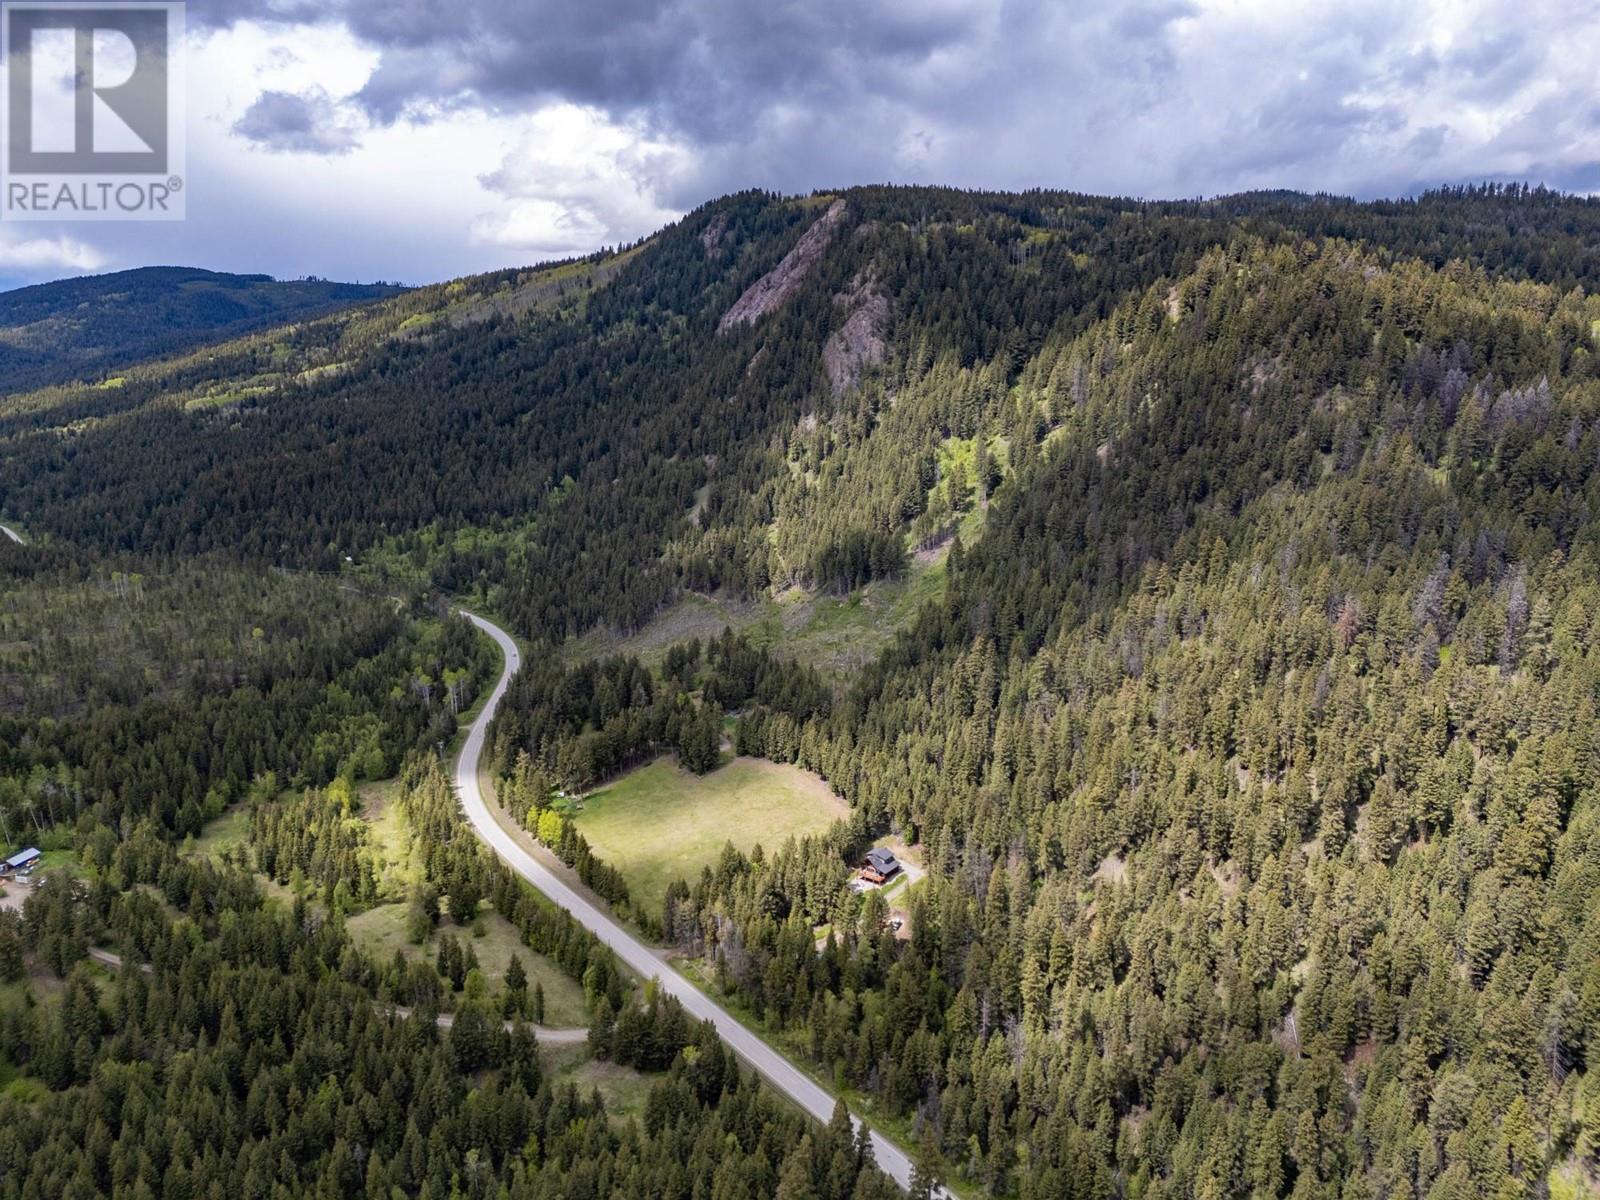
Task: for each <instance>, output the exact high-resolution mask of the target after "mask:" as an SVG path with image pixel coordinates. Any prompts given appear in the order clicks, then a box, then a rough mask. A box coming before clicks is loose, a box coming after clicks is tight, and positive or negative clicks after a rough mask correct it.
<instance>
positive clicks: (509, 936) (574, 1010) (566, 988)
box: [345, 904, 589, 1027]
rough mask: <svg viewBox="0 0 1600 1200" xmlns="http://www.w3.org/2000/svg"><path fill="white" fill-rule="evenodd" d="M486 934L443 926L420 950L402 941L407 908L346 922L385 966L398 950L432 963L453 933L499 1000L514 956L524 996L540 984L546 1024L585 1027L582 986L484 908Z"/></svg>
mask: <svg viewBox="0 0 1600 1200" xmlns="http://www.w3.org/2000/svg"><path fill="white" fill-rule="evenodd" d="M483 924H484V933H483V936H482V937H473V936H472V930H471V929H462V928H458V927H457V926H454V925H449V924H446V925H444V926H443V927H442V928H441V929H440V930H439V931H438V932H436V933H435V934H434V935H433V936H432V937H430V938H428V940H427V941H426V942H425V943H424V944H423V945H421V946H417V945H413V944H412V943H411V942H410V941H409V940H408V939H407V937H406V905H404V904H380V905H378V906H377V907H376V908H371V909H368V910H367V911H366V912H364V913H358V914H356V915H355V916H353V917H351V918H350V919H349V920H348V921H346V922H345V929H346V930H347V931H348V932H349V934H350V938H351V940H352V941H354V942H355V943H356V945H358V946H360V947H361V948H362V949H364V950H366V951H367V952H368V953H370V954H371V955H373V957H375V958H376V959H378V961H380V962H387V961H388V960H389V959H391V958H393V957H394V952H395V951H396V950H399V951H400V952H401V953H402V954H404V955H405V956H406V957H407V958H416V957H418V956H419V955H421V956H425V957H426V958H427V959H429V960H430V961H432V960H434V959H436V958H437V956H438V953H439V933H453V934H454V935H455V937H456V940H457V941H459V942H460V943H461V944H462V945H463V946H471V947H472V952H473V953H474V954H475V955H477V957H478V966H479V968H480V969H481V970H482V971H483V975H484V980H485V981H486V982H487V983H488V985H489V994H490V995H492V996H498V995H500V994H501V992H502V989H503V987H504V984H505V976H506V967H508V966H509V965H510V964H511V956H512V955H513V954H515V955H516V956H517V957H518V958H520V959H521V960H522V968H523V970H525V971H526V972H527V973H528V992H529V994H530V995H531V994H532V992H533V985H534V984H535V983H539V984H542V985H543V986H544V1023H545V1024H546V1025H553V1026H557V1027H562V1026H574V1025H586V1024H587V1023H588V1020H589V1018H588V1014H586V1013H585V1012H584V1010H583V988H582V987H580V986H579V985H578V983H577V982H576V981H575V980H573V979H570V978H568V977H567V976H566V975H563V974H562V973H561V971H560V969H559V968H558V967H556V965H555V964H554V963H552V962H551V961H550V960H549V959H547V958H544V957H542V956H541V955H538V954H535V953H534V952H533V951H532V950H530V949H528V947H527V946H525V945H524V944H523V942H522V938H521V936H520V935H519V934H518V933H517V930H516V927H515V926H514V925H512V924H511V922H510V921H508V920H506V919H505V918H504V917H502V916H501V915H500V914H499V913H497V912H493V911H491V910H485V912H484V914H483Z"/></svg>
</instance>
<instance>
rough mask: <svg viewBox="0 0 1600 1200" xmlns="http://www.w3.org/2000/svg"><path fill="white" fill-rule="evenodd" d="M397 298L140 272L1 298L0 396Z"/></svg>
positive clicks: (355, 286) (362, 287)
mask: <svg viewBox="0 0 1600 1200" xmlns="http://www.w3.org/2000/svg"><path fill="white" fill-rule="evenodd" d="M398 290H400V289H398V288H397V287H393V286H390V285H388V284H359V283H330V282H327V281H325V280H320V279H303V280H276V279H272V278H271V277H269V276H266V275H226V274H222V273H219V272H216V271H202V270H199V269H197V268H194V267H140V268H138V269H136V270H132V271H118V272H115V273H113V274H109V275H85V276H80V277H78V278H75V279H63V280H61V281H59V282H57V283H42V284H36V285H34V286H32V287H24V288H17V289H15V290H14V291H9V292H0V392H17V391H22V390H25V389H31V388H38V387H44V386H46V385H48V384H52V383H65V382H67V381H68V380H72V379H94V378H95V377H96V376H99V375H101V374H104V373H105V372H107V371H110V370H112V369H114V368H116V367H120V366H125V365H127V364H129V363H134V362H139V361H141V360H143V359H148V358H154V357H156V356H157V355H162V354H171V353H174V352H176V351H179V350H182V349H185V348H187V347H189V346H195V345H199V344H202V343H204V342H211V341H220V340H223V339H226V338H230V337H236V336H238V335H239V334H241V333H244V332H246V331H248V330H251V329H258V328H263V327H265V326H268V325H275V324H281V323H283V322H286V321H297V320H302V319H304V318H306V317H308V316H314V315H316V314H318V313H324V312H328V311H330V310H332V309H335V308H340V307H342V306H344V305H348V304H356V303H360V302H362V301H365V300H374V299H378V298H380V297H383V296H392V295H394V294H395V292H397V291H398Z"/></svg>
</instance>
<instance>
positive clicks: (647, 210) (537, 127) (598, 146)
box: [472, 104, 687, 255]
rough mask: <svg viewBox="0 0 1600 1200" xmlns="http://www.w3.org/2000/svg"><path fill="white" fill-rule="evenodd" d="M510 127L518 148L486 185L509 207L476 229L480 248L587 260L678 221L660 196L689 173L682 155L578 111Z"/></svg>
mask: <svg viewBox="0 0 1600 1200" xmlns="http://www.w3.org/2000/svg"><path fill="white" fill-rule="evenodd" d="M507 124H509V125H511V126H512V127H513V128H515V129H516V130H517V134H516V140H515V142H514V144H513V145H512V146H511V147H510V149H508V150H507V152H506V154H505V156H504V157H503V159H502V160H501V162H500V164H499V165H498V166H497V167H496V168H495V169H494V170H492V171H490V172H488V173H486V174H485V175H483V176H482V178H481V180H480V182H481V183H482V184H483V186H484V188H485V189H487V190H488V191H490V192H492V193H494V194H495V195H496V196H500V197H503V198H504V200H505V203H504V205H503V206H501V207H499V208H497V209H495V210H492V211H489V212H485V213H482V214H480V215H479V216H478V217H477V219H476V220H475V221H474V222H473V225H472V231H473V236H474V238H475V239H476V240H477V241H478V242H479V243H480V244H486V245H497V246H505V247H510V248H516V249H519V250H525V251H533V252H536V253H544V254H552V255H553V254H571V253H581V252H586V251H589V250H592V249H594V248H595V247H596V246H599V245H602V244H616V243H618V242H622V241H629V240H632V239H633V238H636V237H638V236H640V235H642V234H645V233H648V232H650V231H651V230H653V229H655V228H657V227H658V226H660V225H662V224H664V223H666V222H668V221H671V220H674V219H675V218H676V217H677V216H679V215H680V214H679V213H677V212H675V211H674V210H672V209H671V208H668V207H665V206H664V205H663V204H662V203H661V201H660V199H659V196H660V193H661V191H662V190H663V187H664V184H665V182H666V181H667V180H669V179H670V178H671V177H673V176H674V175H676V174H677V173H678V172H680V171H681V170H682V169H683V167H684V165H685V161H686V158H687V151H685V150H684V149H683V148H682V147H679V146H675V145H673V144H671V143H669V142H665V141H657V140H655V139H652V138H651V137H650V136H649V135H648V134H646V133H644V132H643V131H641V130H639V129H637V128H631V127H629V126H627V125H623V124H616V123H613V122H611V121H609V120H607V119H606V117H605V116H604V115H603V114H602V113H599V112H597V111H596V110H594V109H592V108H584V107H580V106H578V105H573V104H557V105H552V106H550V107H548V108H544V109H541V110H539V111H537V112H535V113H532V114H531V115H529V116H528V117H526V118H521V119H518V120H514V121H509V122H507Z"/></svg>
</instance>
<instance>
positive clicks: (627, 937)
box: [455, 612, 949, 1197]
mask: <svg viewBox="0 0 1600 1200" xmlns="http://www.w3.org/2000/svg"><path fill="white" fill-rule="evenodd" d="M463 615H464V616H465V617H466V618H467V619H468V620H469V621H471V622H472V623H473V624H474V625H476V626H477V627H478V628H479V629H481V630H483V632H485V633H487V634H488V635H489V636H490V637H492V638H493V639H494V640H495V642H496V643H497V644H498V645H499V647H500V650H501V652H502V653H504V655H505V660H506V661H505V670H504V671H503V672H502V673H501V675H500V679H499V682H497V683H496V684H495V686H494V691H493V692H491V693H490V694H489V700H488V703H486V704H485V705H484V706H483V711H482V712H481V713H480V714H479V715H478V719H477V720H476V721H474V722H473V723H472V728H471V729H470V730H468V731H467V740H466V742H465V744H463V745H462V747H461V754H460V757H458V758H457V759H456V765H455V775H456V788H457V790H458V791H459V792H460V795H461V805H462V807H463V808H464V809H465V810H466V814H467V820H469V821H471V822H472V825H473V827H474V828H475V829H476V830H477V831H478V836H479V837H481V838H482V839H483V840H484V841H485V842H487V843H488V844H489V846H490V847H491V848H492V849H493V850H494V852H495V853H496V854H498V855H499V856H500V857H501V858H502V859H504V860H505V861H506V863H507V864H508V865H509V866H510V867H511V869H512V870H514V871H516V872H517V874H519V875H521V876H522V877H523V878H524V879H526V880H527V881H528V882H529V883H531V884H533V886H534V887H536V888H538V889H539V890H540V891H541V892H543V893H544V894H545V895H546V896H548V897H550V899H551V900H553V901H555V902H556V903H557V904H559V905H560V906H561V907H562V908H564V909H566V910H567V911H568V912H569V913H571V914H572V915H573V917H574V918H575V919H576V920H577V921H578V923H579V924H581V925H583V926H584V927H585V928H586V929H588V930H589V931H590V932H591V933H593V934H594V935H595V936H596V937H598V938H599V939H600V940H601V941H602V942H604V943H605V944H606V945H607V946H610V947H611V949H612V950H613V951H614V952H615V953H616V955H617V957H618V958H620V959H621V960H622V961H623V962H625V963H627V964H628V966H629V967H631V968H632V969H633V970H634V971H636V972H637V973H638V974H639V975H640V976H642V977H643V978H645V979H651V978H655V979H659V980H660V983H661V987H662V989H663V990H664V991H666V992H667V993H669V994H670V995H672V996H675V997H677V998H678V1000H679V1001H680V1002H681V1003H682V1004H683V1007H684V1008H685V1009H687V1010H688V1011H689V1013H690V1015H692V1016H693V1017H695V1018H696V1019H697V1020H702V1021H710V1022H711V1023H712V1024H713V1025H715V1026H716V1029H717V1033H718V1034H719V1035H721V1037H722V1040H723V1041H724V1042H726V1043H727V1044H728V1046H729V1047H731V1048H732V1049H733V1051H734V1052H735V1053H736V1054H738V1056H739V1057H740V1058H742V1059H744V1061H745V1062H747V1063H749V1064H750V1065H751V1066H752V1067H754V1068H755V1069H756V1070H757V1071H759V1072H760V1073H761V1075H762V1077H763V1078H765V1079H766V1081H767V1082H768V1083H769V1084H771V1085H772V1086H773V1087H775V1088H777V1089H778V1091H780V1092H782V1093H783V1094H784V1095H785V1096H788V1097H789V1099H791V1100H793V1101H794V1102H795V1103H796V1104H798V1105H799V1106H800V1107H801V1108H803V1109H804V1110H805V1111H806V1112H808V1113H810V1114H811V1115H812V1116H813V1117H815V1118H816V1119H817V1120H819V1121H824V1122H825V1121H827V1120H828V1118H829V1117H831V1116H832V1115H833V1106H834V1097H833V1095H831V1094H830V1093H829V1092H828V1091H826V1090H825V1089H824V1088H822V1087H821V1086H820V1085H819V1084H818V1083H817V1082H816V1081H815V1080H813V1079H812V1078H811V1077H810V1076H809V1075H807V1074H806V1073H805V1072H803V1071H801V1070H800V1069H799V1068H798V1067H796V1066H795V1065H794V1064H793V1063H791V1062H790V1061H789V1060H788V1059H787V1058H785V1057H784V1056H783V1055H782V1054H780V1053H778V1051H776V1050H774V1049H773V1048H772V1047H771V1046H769V1045H767V1043H766V1042H764V1041H762V1040H761V1038H759V1037H758V1036H756V1034H754V1033H752V1032H751V1031H750V1030H749V1029H747V1028H746V1027H745V1026H744V1025H742V1024H740V1022H739V1021H738V1020H737V1019H736V1018H735V1017H734V1016H733V1014H732V1013H730V1012H728V1010H727V1009H725V1008H723V1007H722V1006H721V1005H720V1004H718V1003H717V1002H716V1001H714V1000H712V999H711V997H709V996H707V995H706V994H705V993H704V992H702V991H700V990H699V989H698V988H697V987H695V986H694V985H693V984H692V983H690V982H689V981H688V980H687V979H685V978H684V977H683V976H682V975H680V974H678V972H677V971H675V970H673V968H672V967H671V966H670V965H669V964H668V963H667V961H666V960H665V959H664V958H662V956H661V955H660V954H659V953H658V952H657V951H656V950H655V949H653V948H652V947H651V946H649V945H647V944H646V943H644V942H642V941H640V940H639V939H638V938H636V937H635V936H634V935H633V934H631V933H629V932H628V931H627V930H626V929H624V928H623V927H622V926H621V925H619V924H618V923H617V922H616V921H615V920H613V919H612V917H611V915H610V914H609V913H607V912H605V911H603V910H602V909H601V908H600V907H599V906H598V905H597V904H595V903H594V902H593V901H591V900H590V899H589V898H588V897H586V896H583V895H580V894H579V893H578V892H577V891H576V890H575V889H574V888H572V887H571V886H570V885H569V884H568V883H567V882H566V881H565V880H564V879H562V878H561V877H560V876H558V875H557V874H556V873H555V872H554V871H552V870H550V869H549V868H548V867H546V866H545V865H544V864H543V863H541V862H540V861H539V860H538V859H537V858H535V857H534V856H533V855H532V854H530V853H529V852H528V851H527V850H526V849H524V848H523V846H522V845H521V844H520V843H519V842H518V841H517V839H516V838H515V837H513V836H512V833H511V831H510V830H509V829H507V828H506V827H505V826H504V825H502V824H501V823H500V819H499V817H498V815H497V812H496V810H492V809H491V808H490V807H489V804H488V802H487V801H486V800H485V799H484V796H483V789H482V788H481V787H480V786H479V783H478V766H479V760H480V759H481V758H482V756H483V747H484V739H485V734H486V732H487V730H488V728H489V722H490V721H491V720H493V719H494V714H495V710H496V709H498V708H499V707H500V701H501V698H502V697H504V696H505V693H506V687H507V685H508V684H509V683H510V682H511V677H512V676H513V675H515V674H516V672H517V670H518V668H519V667H521V665H522V655H521V653H520V652H519V651H518V650H517V645H516V643H515V642H514V641H512V640H511V636H510V635H509V634H507V633H506V631H505V630H503V629H501V628H500V627H499V626H498V625H494V624H492V623H491V622H489V621H485V620H484V619H483V618H482V617H478V616H474V615H473V614H472V613H468V612H464V613H463ZM508 819H509V818H508ZM872 1151H873V1153H874V1154H875V1155H876V1156H877V1160H878V1166H880V1167H882V1168H883V1170H884V1172H885V1173H886V1174H887V1175H889V1177H890V1178H892V1179H893V1180H894V1181H895V1182H896V1183H898V1184H899V1185H900V1186H901V1187H903V1188H906V1187H910V1185H911V1160H910V1159H909V1158H908V1157H907V1156H906V1153H905V1151H903V1150H901V1149H900V1147H899V1146H896V1145H895V1144H894V1143H893V1142H891V1141H889V1140H887V1139H886V1138H884V1137H883V1136H882V1135H880V1134H879V1133H877V1132H876V1131H874V1132H873V1134H872ZM940 1194H941V1195H942V1196H946V1197H948V1196H949V1193H948V1192H943V1191H941V1193H940Z"/></svg>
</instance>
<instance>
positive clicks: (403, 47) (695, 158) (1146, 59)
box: [0, 0, 1600, 285]
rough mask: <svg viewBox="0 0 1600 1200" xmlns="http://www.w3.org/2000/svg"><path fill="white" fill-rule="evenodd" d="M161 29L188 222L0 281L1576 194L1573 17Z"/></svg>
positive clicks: (1592, 170) (501, 22)
mask: <svg viewBox="0 0 1600 1200" xmlns="http://www.w3.org/2000/svg"><path fill="white" fill-rule="evenodd" d="M188 27H189V33H188V39H187V47H186V50H187V56H186V58H187V73H188V92H189V98H188V113H187V128H188V166H187V180H188V189H187V198H188V219H187V220H186V221H184V222H182V223H181V224H179V223H173V224H157V223H141V224H130V223H120V222H119V223H112V224H103V223H95V224H89V223H77V224H60V225H39V224H32V225H16V224H7V225H4V226H0V285H14V284H16V283H21V282H30V281H34V280H38V279H45V278H53V277H57V276H60V275H65V274H72V273H76V272H82V271H94V270H114V269H118V268H122V267H127V266H136V265H141V264H147V263H184V264H193V265H198V266H206V267H212V268H216V269H221V270H235V271H266V272H270V273H272V274H275V275H279V276H296V275H304V274H317V275H323V276H327V277H331V278H343V279H359V280H372V279H399V280H403V281H405V282H425V281H429V280H436V279H442V278H448V277H451V276H454V275H460V274H464V273H467V272H472V271H479V270H487V269H490V268H494V267H500V266H507V265H512V264H520V263H526V262H533V261H537V260H540V259H544V258H550V257H556V256H565V255H568V254H572V253H579V252H584V251H588V250H592V249H594V248H596V247H599V246H602V245H609V244H615V243H617V242H621V241H627V240H631V239H633V238H636V237H639V236H641V235H643V234H646V233H648V232H649V231H651V230H652V229H654V228H656V227H658V226H659V225H661V224H663V223H664V222H667V221H670V220H672V219H673V218H675V217H676V216H678V215H679V214H681V213H683V212H685V211H687V210H689V209H691V208H693V207H695V206H696V205H698V204H700V203H702V202H703V201H705V200H707V199H710V198H712V197H714V196H717V195H720V194H722V193H724V192H728V191H732V190H736V189H739V188H745V187H765V188H771V189H777V190H781V191H788V192H793V191H806V190H810V189H812V188H817V187H828V186H837V185H841V184H849V183H868V182H883V181H893V182H926V183H948V184H957V185H962V186H969V187H995V188H1023V187H1032V186H1061V187H1070V188H1075V189H1080V190H1086V191H1093V192H1108V193H1118V194H1133V195H1141V196H1151V197H1173V196H1199V195H1214V194H1217V193H1222V192H1231V191H1238V190H1242V189H1247V188H1260V187H1289V188H1300V189H1306V190H1329V191H1337V192H1342V193H1348V194H1354V195H1358V196H1363V197H1367V196H1374V195H1403V194H1407V193H1410V192H1414V191H1416V190H1417V189H1419V188H1422V187H1426V186H1430V185H1433V184H1436V183H1445V182H1462V181H1471V180H1478V179H1485V178H1496V179H1507V178H1514V179H1530V180H1533V181H1542V182H1546V183H1549V184H1551V185H1554V186H1560V187H1564V188H1568V189H1572V190H1590V189H1600V85H1597V80H1600V67H1597V64H1600V11H1597V9H1596V6H1594V5H1593V4H1592V3H1591V2H1589V0H1581V2H1570V3H1568V2H1565V0H1550V2H1541V0H1393V2H1381V3H1373V2H1366V0H1337V2H1325V3H1318V4H1307V3H1300V2H1298V0H1134V2H1109V3H1079V2H1077V0H804V2H798V0H666V2H664V3H653V2H650V0H194V2H193V3H191V4H190V5H189V7H188Z"/></svg>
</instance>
